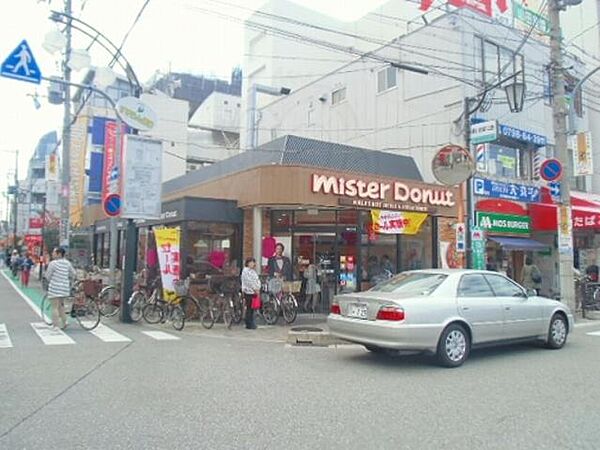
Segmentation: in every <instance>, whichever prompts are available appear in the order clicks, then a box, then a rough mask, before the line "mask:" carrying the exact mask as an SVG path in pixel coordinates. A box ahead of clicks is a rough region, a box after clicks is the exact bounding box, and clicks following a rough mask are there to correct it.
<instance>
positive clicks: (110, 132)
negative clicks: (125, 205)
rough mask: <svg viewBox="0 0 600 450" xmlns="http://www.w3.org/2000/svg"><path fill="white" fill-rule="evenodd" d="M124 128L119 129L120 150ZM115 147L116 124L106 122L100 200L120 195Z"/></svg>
mask: <svg viewBox="0 0 600 450" xmlns="http://www.w3.org/2000/svg"><path fill="white" fill-rule="evenodd" d="M124 134H125V127H122V128H121V149H122V148H123V136H124ZM116 145H117V124H116V122H114V121H107V122H106V125H105V127H104V166H103V168H102V200H103V201H104V199H105V198H106V196H107V195H109V194H120V193H121V184H120V178H121V177H120V176H119V172H118V168H117V167H116V166H115V163H116V161H115V152H116ZM122 166H123V152H121V167H122Z"/></svg>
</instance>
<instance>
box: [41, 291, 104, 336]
mask: <svg viewBox="0 0 600 450" xmlns="http://www.w3.org/2000/svg"><path fill="white" fill-rule="evenodd" d="M86 281H91V280H82V281H81V282H80V283H74V285H73V287H72V288H71V295H70V296H69V297H68V298H67V300H66V303H67V304H69V303H70V304H71V311H70V313H69V314H70V315H71V317H72V318H74V319H75V320H76V321H77V323H78V324H79V326H80V327H81V328H83V329H84V330H88V331H90V330H93V329H94V328H96V327H97V326H98V324H99V323H100V308H99V307H98V303H97V302H96V299H95V298H94V297H93V296H91V295H87V294H86ZM40 312H41V315H42V319H43V320H44V322H45V323H46V325H52V304H51V300H50V299H49V298H48V293H46V294H45V295H44V297H43V298H42V303H41V305H40Z"/></svg>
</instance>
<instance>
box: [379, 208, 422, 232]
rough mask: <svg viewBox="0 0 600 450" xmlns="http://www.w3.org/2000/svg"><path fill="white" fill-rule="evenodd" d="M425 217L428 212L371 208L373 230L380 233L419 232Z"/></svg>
mask: <svg viewBox="0 0 600 450" xmlns="http://www.w3.org/2000/svg"><path fill="white" fill-rule="evenodd" d="M425 219H427V214H426V213H420V212H406V211H382V210H380V209H372V210H371V220H372V223H373V231H374V232H375V233H379V234H417V233H418V232H419V231H420V230H421V226H422V225H423V222H425Z"/></svg>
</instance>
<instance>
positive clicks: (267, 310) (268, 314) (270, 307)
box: [262, 294, 279, 325]
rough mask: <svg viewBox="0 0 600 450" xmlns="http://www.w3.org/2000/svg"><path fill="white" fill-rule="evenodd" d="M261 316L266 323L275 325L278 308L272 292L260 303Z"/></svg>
mask: <svg viewBox="0 0 600 450" xmlns="http://www.w3.org/2000/svg"><path fill="white" fill-rule="evenodd" d="M262 316H263V319H265V322H267V324H268V325H275V324H276V323H277V321H278V320H279V308H278V307H277V300H275V298H274V297H273V294H269V299H268V300H267V301H266V302H263V304H262Z"/></svg>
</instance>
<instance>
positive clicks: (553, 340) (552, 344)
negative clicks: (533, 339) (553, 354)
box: [546, 314, 568, 349]
mask: <svg viewBox="0 0 600 450" xmlns="http://www.w3.org/2000/svg"><path fill="white" fill-rule="evenodd" d="M567 333H568V326H567V320H566V319H565V317H564V316H563V315H561V314H554V315H553V316H552V320H550V329H549V330H548V341H547V342H546V347H548V348H551V349H559V348H563V347H564V345H565V344H566V343H567Z"/></svg>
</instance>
